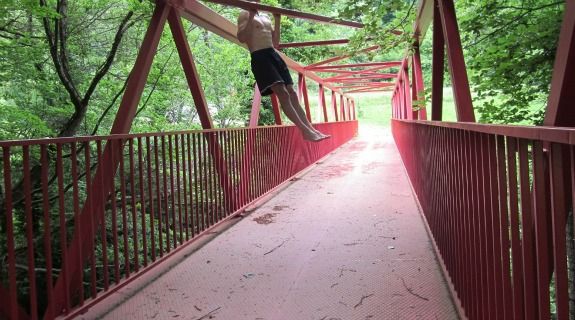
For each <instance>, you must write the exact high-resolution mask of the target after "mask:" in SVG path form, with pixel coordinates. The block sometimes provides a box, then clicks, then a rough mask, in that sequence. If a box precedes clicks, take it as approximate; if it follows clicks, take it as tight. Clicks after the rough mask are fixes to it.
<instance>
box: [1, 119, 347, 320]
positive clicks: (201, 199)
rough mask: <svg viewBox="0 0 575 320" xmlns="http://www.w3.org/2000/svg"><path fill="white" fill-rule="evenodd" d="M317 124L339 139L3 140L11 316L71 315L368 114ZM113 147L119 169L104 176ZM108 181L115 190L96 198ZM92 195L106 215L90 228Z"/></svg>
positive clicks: (287, 129)
mask: <svg viewBox="0 0 575 320" xmlns="http://www.w3.org/2000/svg"><path fill="white" fill-rule="evenodd" d="M317 128H318V129H319V130H321V131H322V132H325V133H327V134H330V135H332V138H331V139H328V140H324V141H322V142H319V143H307V142H304V141H303V140H302V137H301V134H300V133H299V131H298V130H297V128H295V127H293V126H274V127H259V128H243V129H225V130H203V131H189V132H175V133H153V134H135V135H113V136H105V137H79V138H62V139H42V140H28V141H13V142H0V148H2V158H1V159H0V162H2V165H1V166H0V167H1V168H0V182H1V186H2V188H1V190H0V191H2V193H1V195H2V198H1V199H0V200H1V201H2V208H1V210H2V211H0V219H1V220H0V221H1V222H2V223H1V224H0V237H1V239H0V240H1V241H0V255H1V256H2V257H5V259H4V261H2V264H1V265H0V301H2V303H1V304H0V318H9V319H38V318H43V319H53V318H55V317H57V316H60V315H64V316H65V317H67V318H72V317H73V316H75V315H77V314H78V313H79V312H81V311H82V309H85V308H87V307H89V306H90V305H92V304H94V303H96V302H97V301H99V300H101V299H102V298H103V297H105V296H106V295H108V294H109V293H111V292H113V291H114V290H117V289H118V288H120V287H121V286H123V285H125V284H126V283H128V282H129V281H131V280H133V279H135V278H137V277H138V276H139V275H141V274H142V273H144V272H146V271H147V270H150V269H151V268H153V267H154V266H155V265H157V264H158V263H160V262H162V261H163V260H165V259H166V258H168V257H169V256H171V255H172V254H173V253H175V252H176V251H178V250H179V249H180V248H182V247H183V246H185V245H187V244H189V243H190V242H191V241H193V240H194V239H196V238H197V237H198V236H199V235H201V234H202V233H204V232H206V231H207V230H209V229H210V228H211V227H213V226H215V225H216V224H218V223H219V222H222V221H224V220H226V219H228V218H230V217H232V216H233V215H234V214H236V213H239V212H241V210H242V208H244V207H245V206H246V205H248V204H249V203H251V202H253V201H255V200H257V199H258V198H259V197H261V196H262V195H264V194H266V193H267V192H269V191H270V190H272V189H274V188H275V187H277V186H278V185H280V184H282V183H283V182H285V181H287V180H289V179H290V177H292V176H293V175H294V174H296V173H298V172H299V171H301V170H302V169H304V168H306V167H308V166H309V165H311V164H313V163H314V162H316V161H317V160H319V159H320V158H322V157H323V156H325V155H326V154H328V153H329V152H331V151H332V150H334V149H335V148H337V147H339V146H341V145H342V144H344V143H345V142H347V141H349V140H350V139H351V138H352V137H354V136H355V135H356V133H357V121H347V122H337V123H322V124H317ZM106 145H110V146H111V147H110V149H109V150H112V151H111V154H112V155H111V157H112V159H111V161H112V162H115V161H119V169H118V170H117V171H116V173H115V174H114V176H113V177H100V178H97V177H98V176H97V175H95V172H96V168H97V167H98V166H99V164H100V163H102V162H103V161H104V160H103V154H104V152H103V151H104V149H105V148H106ZM97 179H100V181H95V180H97ZM105 179H107V180H105ZM105 181H110V184H111V190H112V192H111V193H110V194H108V195H106V194H104V193H103V192H100V194H94V191H93V190H104V189H103V188H95V187H94V186H95V185H97V184H98V183H105ZM85 201H87V202H88V203H86V204H85V205H88V206H90V207H91V208H95V209H94V210H93V211H96V210H99V211H100V212H92V216H91V217H90V218H89V219H90V220H89V223H88V224H87V225H85V224H83V223H82V222H81V220H80V218H81V217H80V215H81V213H82V212H84V211H82V210H81V208H80V207H81V205H82V204H84V202H85ZM96 202H98V203H99V205H96ZM97 208H101V209H97ZM85 239H88V240H89V242H90V245H89V246H86V245H85V244H84V245H79V244H77V245H76V246H74V243H72V242H74V241H78V242H80V241H83V240H85ZM70 248H76V250H75V251H74V252H72V251H70ZM85 248H91V250H86V249H85ZM74 270H77V272H75V271H74ZM76 278H77V279H78V281H77V282H78V285H77V286H76V285H75V281H76V280H75V279H76ZM60 282H62V283H64V284H65V285H63V286H61V287H59V286H58V285H57V284H58V283H60ZM58 288H64V289H63V290H61V291H58ZM66 288H70V289H66ZM59 301H61V305H60V302H59ZM46 312H48V313H46Z"/></svg>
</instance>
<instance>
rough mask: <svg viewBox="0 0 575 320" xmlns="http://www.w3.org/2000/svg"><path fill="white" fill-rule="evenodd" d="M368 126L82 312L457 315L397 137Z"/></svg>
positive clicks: (319, 319) (233, 317)
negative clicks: (193, 247)
mask: <svg viewBox="0 0 575 320" xmlns="http://www.w3.org/2000/svg"><path fill="white" fill-rule="evenodd" d="M367 130H369V134H368V135H360V137H359V138H356V139H355V140H353V141H352V142H350V143H349V144H347V145H345V146H344V147H343V148H341V149H339V150H337V151H336V152H335V153H334V154H333V155H332V156H330V157H328V158H327V159H325V160H324V161H323V162H322V163H319V164H317V165H316V167H315V168H314V169H313V170H311V171H309V172H308V173H307V174H305V175H303V176H302V177H301V178H300V179H299V180H297V181H295V182H293V183H292V184H291V185H290V186H288V187H287V188H286V189H284V190H283V191H282V192H280V193H279V194H278V195H277V196H275V197H274V198H272V199H271V200H270V201H269V202H267V203H265V204H263V205H262V206H261V207H259V208H257V209H256V210H255V211H253V212H251V213H250V214H249V215H247V216H245V217H244V218H242V219H241V221H239V222H238V223H237V224H235V225H233V226H231V227H230V228H229V229H227V230H225V231H223V232H218V233H221V234H218V235H217V236H212V238H213V239H212V240H211V241H210V242H208V243H207V244H206V245H204V246H203V247H201V248H199V249H198V250H197V251H195V252H194V253H193V254H191V255H189V256H188V257H187V258H183V260H182V261H181V263H179V264H178V265H176V266H175V267H173V268H172V269H171V270H170V271H169V272H166V273H165V274H163V275H161V276H159V277H158V278H157V279H155V280H154V281H153V282H151V283H150V284H149V285H148V286H146V287H145V288H143V289H138V288H135V285H136V284H134V285H132V286H131V288H128V289H127V290H123V291H121V292H120V293H119V294H117V295H115V296H113V298H115V299H119V298H120V299H123V300H125V301H124V302H123V303H121V304H120V305H119V306H117V307H116V308H115V309H113V308H111V306H107V307H106V308H104V309H103V307H99V310H92V312H91V313H89V314H86V315H85V317H84V318H85V319H90V318H97V316H96V314H98V313H99V312H103V311H104V312H107V313H106V314H105V315H104V316H102V318H103V319H187V320H194V319H195V320H200V319H202V320H203V319H224V320H244V319H246V320H248V319H249V320H282V319H286V320H288V319H289V320H300V319H301V320H307V319H310V320H329V319H331V320H336V319H338V320H347V319H361V320H363V319H390V320H391V319H440V320H449V319H458V317H457V315H456V312H455V308H454V306H453V303H452V301H451V299H450V296H449V292H448V289H447V287H446V285H445V281H444V279H443V277H442V275H441V272H440V267H439V265H438V262H437V260H436V258H435V256H434V253H433V249H432V244H431V242H430V239H429V237H428V235H427V233H426V231H425V227H424V223H423V221H422V218H421V215H420V213H419V211H418V207H417V205H416V202H415V200H414V197H413V194H412V192H411V189H410V186H409V182H408V178H407V176H406V174H405V172H404V170H403V167H402V164H401V160H400V158H399V154H398V152H397V149H396V147H395V144H394V142H393V139H392V137H391V135H390V133H389V132H388V131H387V130H383V129H378V128H369V129H367ZM236 221H237V220H236ZM134 293H135V295H133V296H130V295H132V294H134ZM104 306H105V304H104ZM105 309H111V310H105ZM108 311H109V312H108Z"/></svg>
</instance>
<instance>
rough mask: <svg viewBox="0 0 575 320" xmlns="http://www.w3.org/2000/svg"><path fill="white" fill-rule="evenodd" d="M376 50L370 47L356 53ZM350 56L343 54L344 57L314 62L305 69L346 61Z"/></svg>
mask: <svg viewBox="0 0 575 320" xmlns="http://www.w3.org/2000/svg"><path fill="white" fill-rule="evenodd" d="M377 49H379V46H371V47H369V48H365V49H363V50H360V51H358V52H357V53H364V52H370V51H373V50H377ZM351 56H352V54H344V55H340V56H336V57H333V58H329V59H326V60H323V61H320V62H316V63H313V64H310V65H309V66H307V68H313V67H317V66H322V65H324V64H328V63H332V62H336V61H340V60H344V59H347V58H349V57H351Z"/></svg>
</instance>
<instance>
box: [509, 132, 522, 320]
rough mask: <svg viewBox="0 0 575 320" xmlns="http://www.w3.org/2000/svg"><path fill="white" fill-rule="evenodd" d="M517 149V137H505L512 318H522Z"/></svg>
mask: <svg viewBox="0 0 575 320" xmlns="http://www.w3.org/2000/svg"><path fill="white" fill-rule="evenodd" d="M517 151H518V149H517V139H516V138H511V137H507V166H508V170H507V178H508V181H509V217H510V219H509V220H510V224H511V254H512V269H513V277H512V278H513V318H514V319H523V311H524V307H523V280H522V277H523V261H522V253H521V242H520V241H521V240H520V234H519V232H520V230H519V228H520V226H519V197H518V194H517V188H518V185H517Z"/></svg>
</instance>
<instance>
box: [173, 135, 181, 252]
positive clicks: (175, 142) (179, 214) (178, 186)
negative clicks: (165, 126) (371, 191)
mask: <svg viewBox="0 0 575 320" xmlns="http://www.w3.org/2000/svg"><path fill="white" fill-rule="evenodd" d="M178 138H179V135H174V145H175V149H176V150H175V151H176V154H175V158H176V186H175V187H176V189H177V191H176V193H177V198H178V225H179V230H178V231H179V232H178V236H179V240H180V244H183V243H184V235H183V231H182V229H183V227H184V224H183V221H182V194H181V185H182V183H181V180H180V178H181V177H180V147H179V145H180V144H179V143H178ZM182 153H183V149H182ZM172 176H173V174H172ZM174 227H175V225H174Z"/></svg>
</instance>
